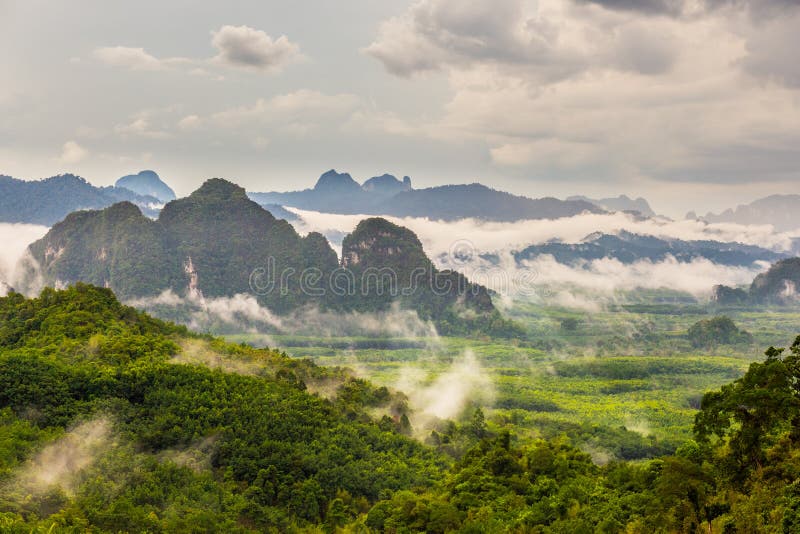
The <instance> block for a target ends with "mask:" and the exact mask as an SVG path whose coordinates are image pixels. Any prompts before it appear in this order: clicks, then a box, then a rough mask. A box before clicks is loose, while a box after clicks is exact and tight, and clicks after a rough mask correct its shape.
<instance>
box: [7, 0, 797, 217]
mask: <svg viewBox="0 0 800 534" xmlns="http://www.w3.org/2000/svg"><path fill="white" fill-rule="evenodd" d="M0 47H2V49H3V51H4V53H3V54H2V55H0V73H2V76H1V77H0V174H8V175H11V176H15V177H18V178H24V179H39V178H44V177H47V176H52V175H55V174H59V173H63V172H72V173H75V174H79V175H81V176H84V177H85V178H87V179H88V180H89V181H91V182H92V183H95V184H97V185H107V184H112V183H113V182H114V181H115V180H116V179H117V178H118V177H120V176H122V175H125V174H129V173H131V172H136V171H138V170H141V169H145V168H152V169H154V170H156V171H157V172H158V173H159V174H161V175H162V177H163V178H164V179H165V180H166V181H167V182H168V183H169V184H170V185H171V186H172V187H173V188H174V189H175V190H176V191H177V192H178V194H181V195H183V194H188V193H189V192H191V191H192V190H194V189H195V188H196V187H198V186H199V185H200V184H201V183H202V182H203V181H204V180H205V179H207V178H210V177H215V176H218V177H224V178H228V179H230V180H232V181H235V182H237V183H239V184H241V185H242V186H244V187H246V188H247V189H248V190H251V191H273V190H275V191H283V190H294V189H302V188H305V187H310V186H312V185H313V184H314V182H315V180H316V178H317V177H318V176H319V175H320V174H321V173H322V172H324V171H326V170H328V169H330V168H335V169H337V170H339V171H347V172H350V173H351V174H352V175H353V177H354V178H356V179H358V180H365V179H367V178H369V177H370V176H375V175H380V174H383V173H384V172H389V173H392V174H395V175H397V176H403V175H410V176H411V177H412V180H413V183H414V186H415V187H429V186H434V185H440V184H445V183H471V182H476V181H478V182H482V183H485V184H487V185H490V186H492V187H495V188H497V189H503V190H507V191H511V192H514V193H517V194H524V195H527V196H532V197H542V196H556V197H565V196H568V195H573V194H584V195H588V196H594V197H602V196H616V195H618V194H621V193H625V194H628V195H630V196H640V195H641V196H645V197H646V198H647V199H648V200H649V201H650V203H651V204H652V205H653V207H654V208H655V209H656V211H659V212H661V213H665V214H667V215H671V216H681V215H683V214H685V213H686V212H687V211H689V210H694V211H697V212H698V213H705V212H706V211H709V210H715V211H716V210H720V209H723V208H726V207H729V206H734V205H736V204H738V203H741V202H748V201H750V200H753V199H755V198H758V197H762V196H765V195H767V194H771V193H794V192H797V185H798V183H800V149H799V148H798V147H800V61H797V51H798V50H800V0H759V1H756V0H749V1H748V0H639V1H634V0H540V1H526V0H417V1H414V2H403V1H398V0H338V1H336V2H333V1H323V0H318V1H311V0H295V1H293V2H274V1H266V0H260V1H237V0H229V1H226V2H197V1H189V0H172V1H169V2H164V1H150V0H142V1H137V2H109V1H107V0H71V1H70V2H63V1H58V0H52V1H49V2H46V1H40V0H0Z"/></svg>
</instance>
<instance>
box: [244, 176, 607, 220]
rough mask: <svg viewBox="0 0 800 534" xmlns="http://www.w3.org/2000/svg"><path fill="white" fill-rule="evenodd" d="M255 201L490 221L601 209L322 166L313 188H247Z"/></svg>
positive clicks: (583, 203) (351, 211)
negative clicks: (360, 177)
mask: <svg viewBox="0 0 800 534" xmlns="http://www.w3.org/2000/svg"><path fill="white" fill-rule="evenodd" d="M249 195H250V198H252V199H253V200H255V201H256V202H258V203H259V204H262V205H263V204H281V205H284V206H291V207H296V208H301V209H307V210H314V211H321V212H327V213H344V214H366V215H393V216H396V217H428V218H430V219H437V220H438V219H442V220H454V219H462V218H466V217H474V218H476V219H484V220H490V221H518V220H525V219H557V218H559V217H570V216H572V215H577V214H579V213H582V212H584V211H588V212H593V213H596V212H601V211H603V210H602V208H600V207H598V206H596V205H594V204H592V203H591V202H586V201H583V200H567V201H565V200H558V199H555V198H541V199H531V198H527V197H522V196H516V195H512V194H510V193H505V192H502V191H497V190H495V189H491V188H489V187H486V186H484V185H481V184H469V185H446V186H440V187H431V188H428V189H413V188H412V187H411V179H410V178H409V177H407V176H406V177H404V178H403V180H402V181H400V180H398V179H397V178H395V177H394V176H392V175H389V174H384V175H383V176H377V177H374V178H370V179H369V180H367V181H366V182H364V184H363V185H359V184H358V182H356V181H355V180H353V178H352V177H351V176H350V175H349V174H346V173H341V174H340V173H337V172H336V171H333V170H331V171H328V172H326V173H325V174H323V175H322V176H321V177H320V179H319V180H318V181H317V184H316V185H315V186H314V188H313V189H306V190H304V191H295V192H290V193H250V194H249Z"/></svg>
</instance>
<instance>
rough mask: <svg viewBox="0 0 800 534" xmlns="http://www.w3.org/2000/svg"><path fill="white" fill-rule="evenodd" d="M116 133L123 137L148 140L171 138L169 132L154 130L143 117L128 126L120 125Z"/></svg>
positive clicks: (115, 129)
mask: <svg viewBox="0 0 800 534" xmlns="http://www.w3.org/2000/svg"><path fill="white" fill-rule="evenodd" d="M114 131H115V132H116V133H118V134H120V135H123V136H137V137H145V138H148V139H166V138H167V137H170V134H169V133H168V132H165V131H163V130H158V129H156V128H153V127H152V126H151V124H150V122H149V121H148V120H147V119H145V118H143V117H139V118H137V119H134V120H133V121H132V122H130V123H128V124H118V125H117V126H116V127H115V128H114Z"/></svg>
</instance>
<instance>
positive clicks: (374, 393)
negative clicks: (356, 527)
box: [0, 284, 446, 532]
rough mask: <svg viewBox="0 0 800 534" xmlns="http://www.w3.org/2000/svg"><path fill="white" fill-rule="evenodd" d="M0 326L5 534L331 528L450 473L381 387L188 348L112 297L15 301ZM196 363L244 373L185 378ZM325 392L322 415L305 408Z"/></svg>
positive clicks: (284, 361)
mask: <svg viewBox="0 0 800 534" xmlns="http://www.w3.org/2000/svg"><path fill="white" fill-rule="evenodd" d="M0 318H1V319H2V320H1V321H0V530H2V531H3V532H17V531H19V532H23V531H24V532H30V531H31V528H33V527H34V526H35V525H36V524H41V525H43V526H45V527H47V526H49V525H52V524H54V523H55V524H57V525H59V528H58V530H61V528H72V529H74V530H75V531H84V532H85V531H87V530H91V531H107V532H111V531H113V532H120V531H127V532H145V531H150V532H177V531H186V530H191V531H194V532H198V531H204V532H253V531H262V532H263V531H275V532H287V531H292V530H294V529H296V528H298V527H303V528H308V527H309V526H311V525H316V524H319V525H322V524H323V523H327V524H328V526H329V527H335V526H337V525H339V524H342V523H344V522H346V521H349V520H350V519H351V518H352V517H354V516H355V515H358V514H360V513H364V512H366V511H367V510H368V509H369V507H370V506H371V504H372V503H373V502H375V501H377V500H378V499H379V498H380V497H381V496H384V495H387V494H391V493H392V492H394V491H397V490H401V489H405V488H411V487H417V486H428V485H430V484H431V482H433V481H434V480H436V479H438V478H439V477H440V476H441V469H442V467H443V466H444V465H445V464H446V459H444V458H437V456H436V455H435V454H434V452H433V451H431V450H430V449H428V448H426V447H424V446H422V445H421V444H419V443H417V442H415V441H413V440H411V439H410V438H407V437H405V436H404V435H402V434H403V433H408V431H409V427H408V423H407V418H405V417H403V416H404V415H405V412H404V410H405V409H406V408H405V407H404V402H403V399H402V397H400V396H397V395H393V394H391V393H390V392H389V391H388V390H386V388H376V387H374V386H371V385H370V384H368V383H366V382H364V381H362V380H357V379H355V378H352V377H351V376H349V375H348V374H347V373H344V372H342V371H341V370H337V369H330V370H328V369H324V368H319V367H316V366H314V365H313V364H312V363H310V362H308V361H300V360H291V359H289V358H287V357H286V356H285V355H282V354H280V353H278V352H276V351H273V350H256V349H250V348H247V347H243V346H239V345H230V344H226V343H224V342H222V341H220V340H215V339H211V338H207V337H198V336H194V335H191V334H189V333H188V332H187V331H186V330H185V329H183V328H180V327H176V326H174V325H171V324H166V323H162V322H160V321H157V320H154V319H151V318H150V317H148V316H146V315H144V314H142V313H140V312H137V311H136V310H134V309H132V308H128V307H125V306H122V305H120V304H119V303H118V302H117V301H116V299H115V298H114V295H113V294H112V293H111V291H109V290H105V289H100V288H95V287H91V286H85V285H80V284H79V285H77V286H75V287H72V288H70V289H68V290H66V291H53V290H52V289H46V290H45V291H43V292H42V294H41V296H40V297H39V298H36V299H31V300H26V299H25V298H23V297H22V296H21V295H19V294H12V295H10V296H9V297H6V298H0ZM201 357H213V358H218V359H219V361H221V362H225V365H226V366H229V367H230V369H231V370H238V371H239V373H235V372H226V370H225V367H224V366H223V370H216V371H212V370H210V369H208V368H207V367H204V366H203V365H198V364H185V362H193V361H198V362H202V361H203V360H202V358H201ZM196 358H201V359H199V360H196ZM182 362H184V364H181V363H182ZM243 369H246V370H247V371H246V372H243V371H242V370H243ZM322 382H324V383H326V384H328V386H329V387H331V386H333V387H334V388H336V389H337V391H338V393H337V395H336V397H335V398H334V399H333V400H332V401H328V400H325V399H324V398H322V397H319V396H317V395H312V394H310V393H308V391H307V386H308V387H313V385H314V384H316V383H322ZM375 409H381V410H385V413H386V414H387V415H386V417H383V418H380V417H378V418H377V420H375V419H373V418H371V417H370V416H368V415H367V412H368V411H371V410H375ZM403 422H405V426H404V425H403ZM31 456H32V457H33V460H32V461H31V462H29V463H28V464H26V463H24V461H25V459H26V458H29V457H31ZM40 521H41V523H39V522H40ZM50 530H51V531H52V530H53V529H52V528H51V529H50Z"/></svg>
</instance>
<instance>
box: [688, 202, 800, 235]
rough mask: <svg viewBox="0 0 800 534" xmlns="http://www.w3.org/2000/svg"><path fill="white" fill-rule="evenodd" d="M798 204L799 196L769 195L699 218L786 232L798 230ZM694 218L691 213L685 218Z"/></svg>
mask: <svg viewBox="0 0 800 534" xmlns="http://www.w3.org/2000/svg"><path fill="white" fill-rule="evenodd" d="M798 203H800V195H771V196H768V197H765V198H761V199H758V200H754V201H753V202H751V203H749V204H742V205H739V206H737V207H736V208H735V209H731V208H729V209H727V210H725V211H723V212H722V213H711V212H709V213H707V214H706V215H705V216H704V217H700V218H701V219H703V220H704V221H707V222H710V223H715V222H733V223H738V224H759V225H761V224H771V225H773V226H774V227H775V229H776V230H778V231H780V232H787V231H790V230H796V229H798V228H800V221H798V219H797V215H796V211H797V206H798ZM694 217H695V215H694V214H692V213H690V214H688V215H687V218H694Z"/></svg>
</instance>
